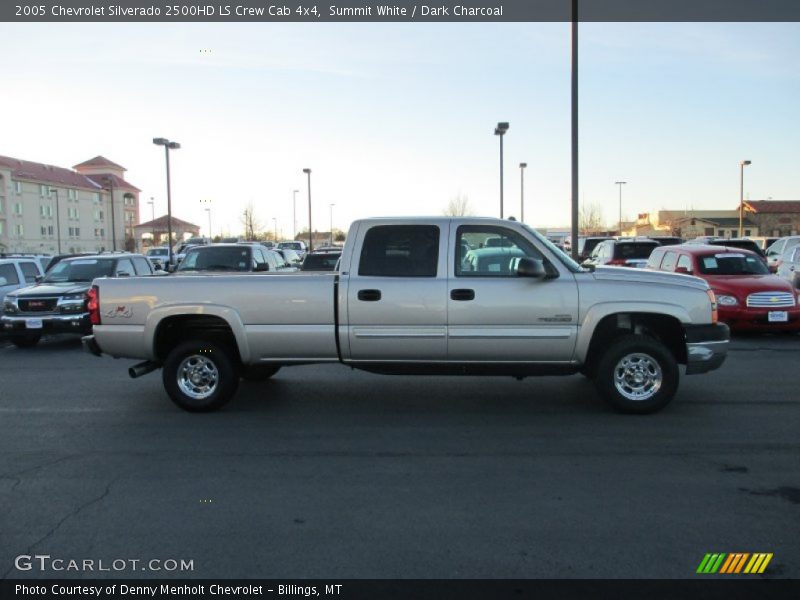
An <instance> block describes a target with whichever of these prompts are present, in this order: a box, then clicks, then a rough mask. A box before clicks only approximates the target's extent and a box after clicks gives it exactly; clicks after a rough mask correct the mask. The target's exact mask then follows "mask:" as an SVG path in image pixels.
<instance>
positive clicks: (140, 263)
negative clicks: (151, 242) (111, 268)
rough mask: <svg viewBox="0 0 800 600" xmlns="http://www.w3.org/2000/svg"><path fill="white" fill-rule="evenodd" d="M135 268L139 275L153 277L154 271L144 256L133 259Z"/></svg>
mask: <svg viewBox="0 0 800 600" xmlns="http://www.w3.org/2000/svg"><path fill="white" fill-rule="evenodd" d="M131 260H132V261H133V267H134V268H135V269H136V274H137V275H152V274H153V270H152V269H151V268H150V263H149V262H147V259H146V258H145V257H143V256H134V257H133V258H132V259H131Z"/></svg>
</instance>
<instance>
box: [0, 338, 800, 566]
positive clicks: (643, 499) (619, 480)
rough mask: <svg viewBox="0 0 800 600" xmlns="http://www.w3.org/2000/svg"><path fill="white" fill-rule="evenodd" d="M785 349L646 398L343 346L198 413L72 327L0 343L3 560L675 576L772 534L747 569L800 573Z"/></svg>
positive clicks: (764, 347)
mask: <svg viewBox="0 0 800 600" xmlns="http://www.w3.org/2000/svg"><path fill="white" fill-rule="evenodd" d="M799 358H800V337H799V336H796V335H791V336H790V335H786V336H749V337H744V338H736V339H735V340H734V342H733V344H732V350H731V353H730V355H729V358H728V360H727V362H726V364H725V365H723V367H722V368H721V369H720V370H718V371H715V372H712V373H709V374H706V375H696V376H689V377H686V376H683V377H682V378H681V387H680V390H679V393H678V395H677V397H676V398H675V400H674V401H673V402H672V404H671V405H670V406H668V407H667V408H666V409H665V410H664V411H663V412H661V413H659V414H656V415H651V416H645V417H642V416H628V415H619V414H616V413H614V412H612V411H611V410H610V409H608V408H607V407H606V406H605V405H604V404H603V403H602V402H601V401H600V400H599V398H598V397H597V395H596V393H595V392H594V389H593V387H592V385H591V384H590V383H589V382H588V381H587V380H585V379H584V378H583V377H581V376H578V375H576V376H572V377H543V378H531V379H526V380H524V381H516V380H513V379H511V378H475V377H468V378H467V377H465V378H447V377H416V378H415V377H390V376H380V375H372V374H367V373H361V372H357V371H351V370H350V369H348V368H346V367H344V366H341V365H326V366H304V367H293V368H286V369H283V370H281V371H280V372H279V373H278V374H277V375H276V376H275V378H274V379H273V380H271V381H269V382H265V383H245V382H243V383H242V386H241V388H240V391H239V394H238V397H237V398H236V399H235V400H234V401H233V402H232V403H231V404H230V405H228V406H227V407H226V408H225V409H224V410H222V411H221V412H218V413H212V414H199V415H198V414H188V413H185V412H183V411H181V410H180V409H178V408H176V407H175V406H173V404H172V403H171V402H170V401H169V400H168V398H167V396H166V394H165V392H164V391H163V388H162V386H161V378H160V373H159V372H157V373H153V374H150V375H147V376H145V377H143V378H140V379H137V380H132V379H130V378H129V377H128V376H127V373H126V368H127V366H129V365H130V364H131V362H132V361H125V360H113V359H111V358H106V357H104V358H95V357H93V356H90V355H88V354H85V353H83V352H82V351H81V349H80V344H79V342H78V341H77V340H76V339H68V338H52V339H46V340H44V341H43V342H42V343H41V344H40V345H39V346H37V347H36V348H32V349H26V350H20V349H17V348H14V347H11V346H9V345H8V344H7V343H4V342H2V341H0V382H1V383H0V506H2V511H0V539H1V540H2V544H0V576H4V577H7V578H19V577H22V578H27V577H64V576H66V577H175V576H180V577H193V578H220V577H260V578H261V577H263V578H312V577H324V578H395V577H398V578H412V577H414V578H416V577H420V578H572V577H585V578H598V577H612V578H628V577H634V578H638V577H647V578H652V577H658V578H662V577H663V578H685V577H696V575H695V571H696V569H697V566H698V565H699V563H700V561H701V560H702V559H703V557H704V555H705V554H706V553H709V552H770V553H774V557H773V559H772V561H771V563H770V564H769V566H768V568H767V570H766V572H765V573H764V575H762V576H763V577H779V578H783V577H792V578H796V577H799V576H800V544H798V539H800V518H799V516H800V512H799V511H800V460H798V456H800V438H798V424H800V394H798V392H797V387H798V386H797V384H798V370H797V365H798V359H799ZM19 555H50V556H51V557H52V558H61V559H64V560H65V561H68V560H78V561H81V560H84V559H90V560H94V561H100V560H102V561H104V563H105V564H106V565H109V564H111V563H112V561H114V560H118V559H125V560H129V559H136V560H141V561H142V562H143V563H146V562H147V561H149V560H151V559H157V560H165V559H176V560H178V561H180V560H185V561H192V565H193V568H192V570H191V571H184V572H180V571H178V572H165V571H163V570H162V571H151V570H145V571H142V570H141V566H139V565H141V564H142V563H139V564H138V565H137V567H136V568H131V567H130V563H128V564H127V565H126V567H125V568H124V569H122V570H121V571H113V570H112V571H110V572H97V571H96V570H95V571H77V572H75V571H70V572H65V571H53V570H46V571H44V572H42V571H40V570H38V569H37V568H34V569H32V570H30V571H20V570H17V569H16V568H15V565H14V562H15V557H17V556H19ZM94 564H95V565H97V562H95V563H94ZM117 564H120V563H117ZM95 568H96V567H95Z"/></svg>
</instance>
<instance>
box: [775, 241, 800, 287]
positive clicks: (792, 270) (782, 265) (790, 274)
mask: <svg viewBox="0 0 800 600" xmlns="http://www.w3.org/2000/svg"><path fill="white" fill-rule="evenodd" d="M776 274H777V275H778V277H781V278H783V279H785V280H786V281H788V282H789V283H791V284H792V285H793V286H794V287H795V288H800V245H797V246H792V247H791V248H789V249H788V250H786V251H785V252H784V253H783V254H782V255H781V259H780V262H779V263H778V268H777V273H776Z"/></svg>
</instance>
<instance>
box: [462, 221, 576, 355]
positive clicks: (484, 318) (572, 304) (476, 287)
mask: <svg viewBox="0 0 800 600" xmlns="http://www.w3.org/2000/svg"><path fill="white" fill-rule="evenodd" d="M450 247H452V248H455V249H456V253H455V257H454V260H453V261H452V263H451V265H450V266H449V268H450V269H451V271H450V272H451V277H450V278H449V280H448V291H447V302H448V352H447V358H448V361H452V362H482V363H491V362H569V361H571V360H572V356H573V352H574V349H575V342H576V339H577V331H578V288H577V283H576V281H575V277H574V276H573V275H572V273H570V272H569V271H567V270H566V269H565V270H564V271H563V272H562V271H561V270H559V269H558V268H557V267H556V266H555V265H553V264H552V263H550V264H548V265H547V272H548V273H549V275H548V276H546V277H540V278H533V277H522V276H519V275H518V274H517V265H518V264H519V261H520V259H521V258H523V257H528V258H531V259H535V260H543V259H544V255H543V254H542V252H541V251H540V250H539V249H538V248H537V247H536V246H535V245H534V244H533V242H531V241H530V240H529V239H528V238H527V237H526V236H524V235H523V234H522V233H520V232H518V231H515V230H514V229H511V228H507V227H504V226H501V225H459V226H456V225H455V224H454V225H453V226H452V227H451V242H450Z"/></svg>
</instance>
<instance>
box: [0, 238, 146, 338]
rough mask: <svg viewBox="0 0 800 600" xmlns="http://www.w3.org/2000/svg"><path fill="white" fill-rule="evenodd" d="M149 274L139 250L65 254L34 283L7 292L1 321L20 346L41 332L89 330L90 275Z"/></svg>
mask: <svg viewBox="0 0 800 600" xmlns="http://www.w3.org/2000/svg"><path fill="white" fill-rule="evenodd" d="M152 274H153V267H152V265H151V264H150V262H149V261H148V260H147V259H146V258H145V257H144V256H142V255H141V254H100V255H96V256H78V257H74V258H66V259H64V260H62V261H60V262H58V263H57V264H56V266H54V267H53V268H52V269H50V270H49V271H48V272H47V274H46V275H45V276H44V277H43V278H42V277H38V278H37V279H38V280H39V281H38V282H37V283H35V284H34V285H32V286H29V287H25V288H21V289H19V290H16V291H14V292H11V293H9V294H7V295H6V297H5V299H4V300H3V316H2V317H0V325H1V326H2V329H3V331H4V332H5V333H7V334H8V336H9V339H10V340H11V342H12V343H13V344H14V345H15V346H18V347H21V348H22V347H29V346H35V345H36V344H38V343H39V340H40V339H41V337H42V334H43V333H48V334H50V333H76V334H86V333H89V332H90V331H91V330H92V324H91V322H90V320H89V312H88V310H87V307H86V298H87V296H86V293H87V292H88V291H89V288H90V287H91V285H92V283H91V282H92V280H93V279H95V278H96V277H134V276H144V275H152Z"/></svg>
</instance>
